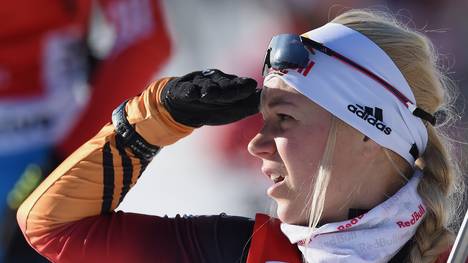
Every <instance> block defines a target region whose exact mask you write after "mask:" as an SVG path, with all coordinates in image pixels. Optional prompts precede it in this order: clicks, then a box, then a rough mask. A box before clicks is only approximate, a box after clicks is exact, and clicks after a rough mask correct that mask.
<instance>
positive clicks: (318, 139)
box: [276, 126, 328, 188]
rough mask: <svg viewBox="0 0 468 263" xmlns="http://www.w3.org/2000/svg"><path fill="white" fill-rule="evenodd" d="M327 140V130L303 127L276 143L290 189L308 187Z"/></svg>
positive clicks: (320, 127) (319, 127) (324, 128)
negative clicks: (287, 176) (305, 185)
mask: <svg viewBox="0 0 468 263" xmlns="http://www.w3.org/2000/svg"><path fill="white" fill-rule="evenodd" d="M327 138H328V128H327V127H323V126H315V127H310V126H309V127H304V128H302V129H297V130H296V131H295V132H294V134H291V136H287V137H286V138H279V139H277V141H276V143H277V144H276V145H277V149H278V153H279V155H280V156H281V159H282V160H283V163H284V165H285V168H286V170H287V173H288V175H289V176H290V178H289V181H290V183H291V187H292V188H298V187H300V186H302V185H304V184H307V185H310V182H311V181H312V179H313V177H314V175H315V172H316V170H317V167H318V164H319V162H320V160H321V159H322V155H323V150H324V147H325V144H326V141H327Z"/></svg>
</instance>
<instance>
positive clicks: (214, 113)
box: [161, 69, 260, 127]
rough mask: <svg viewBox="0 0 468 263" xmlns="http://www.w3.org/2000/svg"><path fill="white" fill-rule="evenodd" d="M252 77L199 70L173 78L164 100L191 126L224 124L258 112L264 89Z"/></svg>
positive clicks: (172, 111) (212, 70)
mask: <svg viewBox="0 0 468 263" xmlns="http://www.w3.org/2000/svg"><path fill="white" fill-rule="evenodd" d="M256 87H257V82H256V81H255V80H253V79H251V78H241V77H237V76H235V75H229V74H225V73H223V72H221V71H220V70H217V69H211V70H204V71H195V72H192V73H189V74H187V75H185V76H182V77H179V78H175V79H173V80H171V81H169V82H168V83H167V84H166V86H165V87H164V88H163V90H162V92H161V101H162V103H163V105H164V107H165V108H166V109H167V111H168V112H169V113H170V114H171V116H172V118H174V120H176V121H177V122H179V123H182V124H185V125H187V126H191V127H200V126H203V125H222V124H227V123H231V122H235V121H238V120H240V119H243V118H245V117H247V116H249V115H252V114H255V113H257V112H258V104H259V102H260V90H257V89H256Z"/></svg>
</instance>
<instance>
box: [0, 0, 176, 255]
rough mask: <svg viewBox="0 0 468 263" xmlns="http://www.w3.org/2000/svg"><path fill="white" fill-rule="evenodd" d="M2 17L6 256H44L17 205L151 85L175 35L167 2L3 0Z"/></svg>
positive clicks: (1, 215)
mask: <svg viewBox="0 0 468 263" xmlns="http://www.w3.org/2000/svg"><path fill="white" fill-rule="evenodd" d="M0 16H1V17H2V18H3V21H4V22H3V23H2V27H1V29H0V39H1V40H0V164H1V167H2V172H1V175H2V176H1V183H0V237H1V240H0V241H1V243H0V262H9V263H11V262H44V261H45V259H43V258H42V257H41V256H39V255H38V254H37V253H36V252H35V251H34V250H32V249H31V248H30V247H29V246H28V245H27V243H26V242H24V238H23V236H22V233H21V231H20V230H19V228H18V227H17V224H16V220H15V215H16V210H17V208H18V207H19V205H20V204H21V203H22V201H23V200H24V199H25V198H26V197H27V196H28V195H29V194H30V193H31V192H32V191H33V190H34V188H35V187H36V186H37V185H38V184H39V183H40V182H41V181H42V180H43V178H44V177H45V176H46V175H47V174H49V173H50V172H51V171H52V169H54V168H55V167H56V165H57V164H59V163H60V162H61V161H62V160H63V159H64V158H65V157H67V156H68V155H70V154H71V153H72V152H73V151H74V150H75V149H76V148H77V147H78V146H79V145H81V144H82V143H83V142H85V141H86V139H87V138H89V137H90V136H92V135H93V134H95V133H96V131H98V129H99V128H100V127H101V126H102V125H103V124H105V123H106V122H107V121H108V120H109V114H110V113H111V112H112V109H113V108H114V105H115V104H117V103H118V102H120V101H121V100H122V99H124V98H127V97H129V96H131V95H133V94H135V93H139V92H141V91H142V89H141V87H143V86H144V85H145V84H146V83H147V82H148V81H149V80H151V79H152V77H153V76H154V75H155V74H156V73H157V72H158V71H159V70H160V69H161V67H162V66H163V65H164V64H165V62H166V61H167V59H168V57H169V55H170V49H171V48H170V39H169V35H168V32H167V30H166V27H165V23H164V19H163V14H162V12H161V7H160V3H159V1H158V0H122V1H120V0H119V1H118V0H96V1H92V0H63V1H24V0H20V1H3V2H2V8H0Z"/></svg>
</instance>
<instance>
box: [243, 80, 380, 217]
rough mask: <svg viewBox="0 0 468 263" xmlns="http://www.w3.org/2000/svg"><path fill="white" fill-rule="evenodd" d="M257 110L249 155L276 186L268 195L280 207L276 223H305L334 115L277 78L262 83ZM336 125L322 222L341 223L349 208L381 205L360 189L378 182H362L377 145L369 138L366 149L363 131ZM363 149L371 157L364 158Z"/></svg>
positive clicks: (365, 180)
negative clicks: (259, 119) (259, 162)
mask: <svg viewBox="0 0 468 263" xmlns="http://www.w3.org/2000/svg"><path fill="white" fill-rule="evenodd" d="M260 111H261V114H262V115H263V119H264V125H263V128H262V129H261V131H260V132H259V133H258V134H257V135H256V136H255V137H254V138H253V139H252V141H251V142H250V143H249V147H248V149H249V152H250V153H251V154H252V155H254V156H256V157H258V158H260V159H261V160H262V162H263V164H262V172H263V173H264V174H265V175H266V176H268V177H269V178H270V179H272V181H273V182H274V184H273V185H272V186H271V187H270V188H268V190H267V193H268V195H269V196H270V197H271V198H273V199H274V200H275V201H276V202H277V204H278V210H277V213H278V217H279V218H280V220H281V221H283V222H285V223H290V224H300V225H306V224H307V221H308V217H309V215H308V214H307V211H308V209H305V208H306V207H307V201H308V199H309V198H310V196H309V193H310V190H311V189H312V188H311V185H312V183H313V180H314V177H315V176H316V173H317V168H318V165H319V163H320V161H321V159H322V156H323V152H324V149H325V146H326V142H327V138H328V133H329V130H330V127H331V123H332V116H331V114H330V113H329V112H327V111H325V110H324V109H322V108H321V107H320V106H318V105H317V104H315V103H313V102H312V101H311V100H309V99H308V98H306V97H305V96H303V95H302V94H300V93H298V92H297V91H296V90H294V89H293V88H291V87H289V86H287V85H285V84H284V82H283V81H282V80H280V79H279V78H272V79H271V80H270V81H269V82H268V83H267V84H266V85H265V88H264V90H263V92H262V103H261V109H260ZM338 122H339V125H337V128H336V132H337V137H336V147H335V153H334V155H333V157H332V158H333V164H334V167H333V171H332V176H331V179H330V183H329V186H328V190H327V194H326V197H325V207H324V212H323V216H322V219H323V220H325V221H327V220H328V221H336V220H344V219H346V218H347V213H348V208H349V207H353V208H362V209H366V208H370V207H372V206H373V205H375V203H378V202H380V201H382V200H381V198H380V197H377V196H380V195H379V194H378V193H374V192H373V191H372V190H363V189H361V188H364V189H365V187H367V186H366V185H367V184H368V183H369V184H375V183H376V182H374V181H375V178H373V179H369V178H365V176H367V173H366V171H365V170H366V167H367V166H368V165H369V163H366V161H368V160H366V159H369V158H368V156H369V155H371V154H372V152H374V153H375V148H376V147H378V146H377V145H376V144H375V143H374V142H372V141H370V140H369V141H368V142H369V143H370V146H369V145H364V142H363V137H364V136H363V135H362V134H361V133H359V132H358V131H356V130H354V129H353V128H351V127H349V126H347V125H346V124H344V123H343V122H341V121H338ZM363 145H364V146H363ZM364 147H367V148H369V147H370V148H369V149H367V148H364ZM367 150H370V153H368V154H362V152H363V151H367ZM368 152H369V151H368ZM361 159H364V160H361ZM366 182H367V183H366ZM373 187H374V186H373ZM357 188H359V189H360V191H356V189H357ZM375 188H376V190H382V189H381V187H380V186H375ZM353 193H357V194H353ZM376 195H377V196H376ZM382 195H383V194H382ZM356 206H359V207H356Z"/></svg>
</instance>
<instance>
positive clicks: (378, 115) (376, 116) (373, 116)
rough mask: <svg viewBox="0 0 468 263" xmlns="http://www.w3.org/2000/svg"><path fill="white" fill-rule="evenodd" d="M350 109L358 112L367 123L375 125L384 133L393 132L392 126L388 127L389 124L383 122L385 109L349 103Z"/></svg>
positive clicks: (355, 112)
mask: <svg viewBox="0 0 468 263" xmlns="http://www.w3.org/2000/svg"><path fill="white" fill-rule="evenodd" d="M348 110H349V111H350V112H352V113H354V114H356V115H357V116H358V117H359V118H361V119H363V120H364V121H367V123H369V124H370V125H372V126H374V127H375V128H377V129H378V130H380V131H382V132H383V133H385V134H387V135H390V133H392V128H390V127H387V125H385V124H384V123H383V111H382V109H381V108H377V107H374V108H372V107H367V106H364V107H363V106H361V105H359V104H355V105H353V104H350V105H348Z"/></svg>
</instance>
